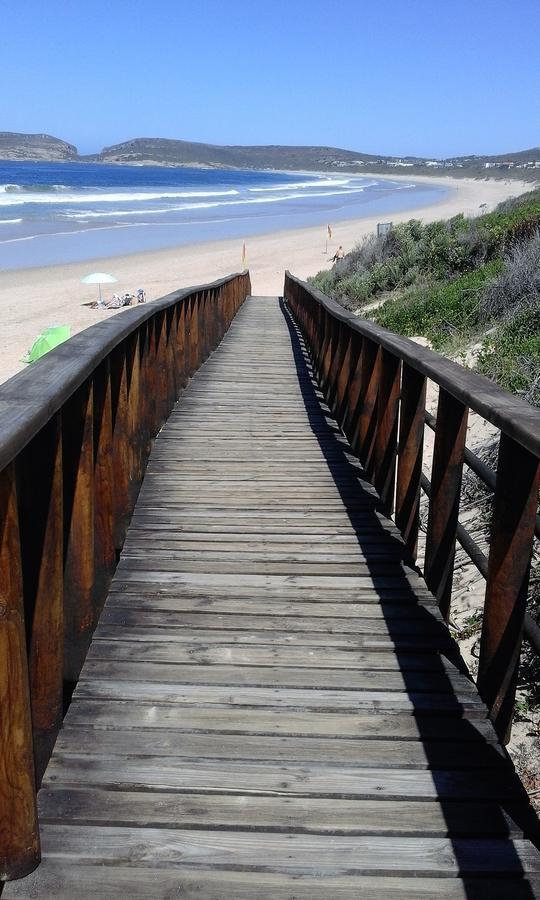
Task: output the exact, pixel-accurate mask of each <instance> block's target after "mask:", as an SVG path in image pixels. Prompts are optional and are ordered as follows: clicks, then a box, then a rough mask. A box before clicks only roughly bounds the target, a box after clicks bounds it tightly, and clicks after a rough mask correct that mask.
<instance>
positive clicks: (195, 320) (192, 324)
mask: <svg viewBox="0 0 540 900" xmlns="http://www.w3.org/2000/svg"><path fill="white" fill-rule="evenodd" d="M189 304H190V315H189V374H190V375H193V374H194V373H195V372H196V371H197V362H198V358H199V299H198V294H194V295H193V296H192V297H191V298H190V301H189Z"/></svg>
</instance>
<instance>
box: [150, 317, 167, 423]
mask: <svg viewBox="0 0 540 900" xmlns="http://www.w3.org/2000/svg"><path fill="white" fill-rule="evenodd" d="M154 327H155V341H156V361H155V370H156V371H155V384H156V419H155V422H154V430H153V435H152V437H154V435H156V434H157V432H158V431H159V429H160V428H161V426H162V425H163V423H164V422H165V421H166V419H167V416H168V414H169V410H168V393H169V376H168V371H167V320H166V312H165V310H163V311H162V312H159V313H156V315H155V316H154Z"/></svg>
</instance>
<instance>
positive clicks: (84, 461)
mask: <svg viewBox="0 0 540 900" xmlns="http://www.w3.org/2000/svg"><path fill="white" fill-rule="evenodd" d="M93 401H94V393H93V387H92V380H91V379H89V380H87V381H86V382H85V383H84V384H83V385H82V386H81V387H80V388H79V389H78V390H77V391H76V392H75V394H74V395H73V397H71V398H70V399H69V400H68V401H67V403H66V404H65V406H64V412H63V416H62V454H63V470H64V598H65V602H64V620H65V626H66V627H65V643H64V677H65V679H66V680H67V681H69V682H72V683H74V682H76V681H77V678H78V677H79V672H80V670H81V666H82V664H83V661H84V657H85V655H86V649H87V646H88V642H89V640H90V635H91V633H92V628H93V626H94V441H93V420H94V411H93V405H94V404H93Z"/></svg>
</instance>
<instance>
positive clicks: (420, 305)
mask: <svg viewBox="0 0 540 900" xmlns="http://www.w3.org/2000/svg"><path fill="white" fill-rule="evenodd" d="M310 281H311V283H312V284H313V285H314V286H315V287H317V288H318V289H319V290H321V291H323V292H324V293H325V294H328V295H329V296H331V297H333V298H334V299H336V300H338V301H339V302H340V303H342V304H343V305H344V306H345V307H347V308H348V309H354V310H355V311H360V312H361V313H362V315H364V316H366V317H369V318H372V319H373V320H374V321H376V322H377V323H378V324H380V325H384V326H385V327H387V328H390V329H392V330H393V331H397V332H399V333H401V334H405V335H409V336H410V337H413V336H423V337H425V338H427V339H428V340H429V342H430V343H431V345H432V346H433V347H434V349H436V350H438V351H439V352H442V353H445V354H447V355H459V354H460V353H461V352H463V351H465V350H466V349H467V348H468V347H470V346H471V345H473V344H477V345H479V347H480V352H479V355H478V362H477V367H478V370H479V371H480V372H482V373H483V374H485V375H487V377H488V378H491V379H492V380H494V381H497V382H498V383H499V384H501V386H502V387H504V388H505V389H506V390H509V391H513V392H516V393H520V394H523V395H524V396H525V397H526V398H527V399H528V400H529V402H531V403H534V404H536V405H540V190H535V191H531V192H530V193H528V194H525V195H522V196H521V197H518V198H516V199H514V200H510V201H507V202H506V203H503V204H501V205H500V206H499V207H498V208H497V209H496V210H495V211H494V212H492V213H489V214H487V215H483V216H479V217H477V218H475V219H466V218H465V217H464V216H456V217H455V218H453V219H450V220H448V221H441V222H433V223H430V224H428V225H423V224H422V223H421V222H419V221H417V220H415V219H411V220H410V221H409V222H407V223H405V224H403V225H397V226H395V227H394V228H392V229H391V231H390V232H389V233H388V234H387V235H385V236H381V237H375V236H373V237H370V238H367V239H366V240H364V241H363V242H362V243H361V244H359V245H358V246H357V247H355V248H354V250H352V252H351V253H349V254H348V255H347V256H346V257H345V258H344V260H342V261H341V262H339V263H337V264H336V265H335V266H334V267H333V268H332V269H331V270H330V271H324V272H320V273H319V274H318V275H316V276H315V277H314V278H312V279H310Z"/></svg>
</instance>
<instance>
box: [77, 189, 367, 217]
mask: <svg viewBox="0 0 540 900" xmlns="http://www.w3.org/2000/svg"><path fill="white" fill-rule="evenodd" d="M363 191H364V187H358V188H350V189H348V190H344V191H314V192H313V193H312V194H309V195H307V197H306V195H304V197H305V199H311V198H312V197H334V196H340V195H343V194H345V195H351V194H361V193H362V192H363ZM298 199H299V197H298V195H297V194H282V195H281V196H278V197H245V198H243V199H240V200H221V201H211V202H206V203H183V204H181V205H179V206H166V207H159V208H155V209H128V210H120V209H117V210H108V211H104V210H101V211H97V210H96V211H88V210H86V211H85V212H64V213H61V214H60V215H61V216H63V217H64V218H67V219H77V220H82V219H85V220H88V219H109V218H114V219H116V218H120V217H127V216H155V215H163V214H165V213H171V212H187V211H189V210H194V209H213V208H216V207H219V206H227V207H229V206H249V205H251V204H260V203H263V204H264V203H282V202H283V201H284V200H298Z"/></svg>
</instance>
